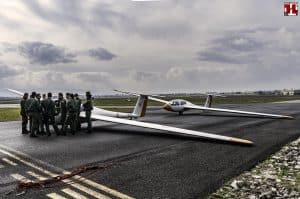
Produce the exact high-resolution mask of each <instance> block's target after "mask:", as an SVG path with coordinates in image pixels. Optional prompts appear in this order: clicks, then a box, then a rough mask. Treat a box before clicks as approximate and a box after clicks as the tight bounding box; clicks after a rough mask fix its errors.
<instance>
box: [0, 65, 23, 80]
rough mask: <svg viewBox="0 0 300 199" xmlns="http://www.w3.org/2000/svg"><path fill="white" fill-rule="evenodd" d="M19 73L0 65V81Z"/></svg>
mask: <svg viewBox="0 0 300 199" xmlns="http://www.w3.org/2000/svg"><path fill="white" fill-rule="evenodd" d="M18 74H19V72H18V71H17V70H16V69H13V68H11V67H8V66H7V65H5V64H2V63H0V79H2V78H7V77H11V76H15V75H18Z"/></svg>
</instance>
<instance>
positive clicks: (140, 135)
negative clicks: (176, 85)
mask: <svg viewBox="0 0 300 199" xmlns="http://www.w3.org/2000/svg"><path fill="white" fill-rule="evenodd" d="M218 107H223V108H225V107H226V108H233V109H240V110H248V111H259V112H266V113H274V114H288V115H292V116H294V117H295V118H296V119H295V120H280V119H279V120H278V119H266V118H257V117H240V116H237V115H234V114H224V113H222V114H221V113H218V114H216V113H200V112H199V111H191V112H185V114H184V115H183V116H178V115H177V114H176V113H171V112H166V111H164V110H150V111H148V112H147V116H146V117H145V118H143V119H141V120H142V121H147V122H153V123H159V124H165V125H170V126H176V127H181V128H187V129H192V130H198V131H204V132H209V133H216V134H221V135H228V136H235V137H238V138H243V139H249V140H251V141H253V142H254V143H255V145H254V146H242V145H236V144H228V143H225V142H216V141H210V140H205V139H197V138H188V137H182V136H177V135H167V134H165V133H163V132H160V131H156V130H147V129H141V128H137V127H129V126H125V125H117V124H111V123H103V122H94V132H93V133H92V134H85V133H84V132H83V131H82V132H79V133H77V134H76V135H75V136H72V135H68V136H66V137H61V136H59V137H57V136H55V135H53V136H51V137H49V138H48V137H44V136H43V137H39V138H34V139H32V138H29V137H28V136H27V135H21V134H20V130H21V125H20V122H2V123H0V129H1V131H0V198H61V197H63V198H80V197H81V198H84V197H83V196H85V198H105V197H110V198H126V197H127V198H130V197H133V198H205V197H206V196H208V195H209V194H210V193H212V192H214V191H215V190H216V189H217V188H218V187H220V186H221V185H222V184H223V183H224V182H226V181H227V180H229V179H230V178H232V177H234V176H236V175H238V174H240V173H241V172H243V171H245V170H249V169H251V168H252V167H253V166H254V165H256V164H257V163H258V162H260V161H262V160H264V159H266V158H267V157H268V156H269V155H271V154H272V153H274V152H275V151H278V150H279V149H280V148H281V147H282V146H283V145H285V144H286V143H288V142H290V141H292V140H294V139H296V138H298V137H299V135H300V128H299V127H300V123H299V120H300V104H299V103H281V104H255V105H222V106H218ZM7 160H8V161H10V162H8V161H7ZM84 165H94V166H95V165H98V166H99V165H100V166H108V167H107V168H105V169H99V170H95V171H88V172H85V173H81V174H80V176H81V178H80V179H79V180H78V179H77V180H74V179H73V178H72V179H69V181H64V182H60V183H54V184H50V185H47V186H45V187H44V188H34V189H27V190H26V192H23V190H18V189H16V186H17V182H18V181H17V180H16V178H20V176H23V177H25V178H26V179H28V180H32V181H36V180H37V178H38V177H37V176H36V175H35V174H38V175H39V176H43V177H46V178H49V177H51V176H55V175H57V174H60V173H61V172H63V171H66V170H67V171H71V170H73V169H75V168H78V167H81V166H84ZM77 178H78V177H77ZM86 179H88V181H87V180H86ZM23 180H24V179H23ZM70 190H71V192H72V193H70Z"/></svg>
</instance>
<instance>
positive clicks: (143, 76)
mask: <svg viewBox="0 0 300 199" xmlns="http://www.w3.org/2000/svg"><path fill="white" fill-rule="evenodd" d="M130 77H131V78H132V79H134V80H135V81H138V82H141V81H156V80H158V79H159V78H160V74H159V73H157V72H149V71H146V72H145V71H136V70H133V71H131V72H130Z"/></svg>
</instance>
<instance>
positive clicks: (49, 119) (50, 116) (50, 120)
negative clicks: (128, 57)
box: [43, 98, 59, 136]
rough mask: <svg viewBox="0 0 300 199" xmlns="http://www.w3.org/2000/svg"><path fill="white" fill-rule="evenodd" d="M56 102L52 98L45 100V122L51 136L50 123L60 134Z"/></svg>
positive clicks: (57, 133)
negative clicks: (56, 115)
mask: <svg viewBox="0 0 300 199" xmlns="http://www.w3.org/2000/svg"><path fill="white" fill-rule="evenodd" d="M55 112H56V111H55V103H54V101H53V100H51V99H49V98H48V99H46V100H44V101H43V113H44V122H45V126H46V132H47V135H48V136H50V135H51V133H50V128H49V126H50V124H51V125H52V126H53V129H54V131H55V133H56V135H59V130H58V127H57V125H56V124H55Z"/></svg>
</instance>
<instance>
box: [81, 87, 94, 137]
mask: <svg viewBox="0 0 300 199" xmlns="http://www.w3.org/2000/svg"><path fill="white" fill-rule="evenodd" d="M85 95H86V102H85V103H84V104H83V110H84V111H85V119H86V122H87V124H88V127H87V133H92V120H91V114H92V110H93V101H92V95H91V92H89V91H87V92H86V94H85Z"/></svg>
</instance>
